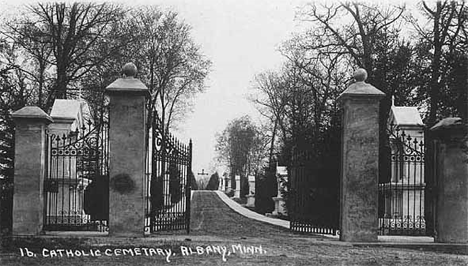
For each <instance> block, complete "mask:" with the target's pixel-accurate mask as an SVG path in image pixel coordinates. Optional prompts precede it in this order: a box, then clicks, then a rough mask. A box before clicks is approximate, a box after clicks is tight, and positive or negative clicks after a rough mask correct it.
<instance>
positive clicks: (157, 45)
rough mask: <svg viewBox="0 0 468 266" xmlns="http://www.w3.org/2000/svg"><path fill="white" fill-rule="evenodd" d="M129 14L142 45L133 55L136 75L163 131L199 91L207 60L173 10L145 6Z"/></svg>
mask: <svg viewBox="0 0 468 266" xmlns="http://www.w3.org/2000/svg"><path fill="white" fill-rule="evenodd" d="M133 17H134V19H135V20H134V27H135V30H136V31H137V34H138V37H137V42H138V45H139V47H143V49H141V48H140V49H138V51H140V52H139V53H138V54H137V56H138V61H137V63H138V67H139V69H141V75H140V77H142V78H143V79H144V80H145V81H146V83H147V84H148V87H149V90H150V93H151V99H150V101H149V107H150V108H152V109H154V110H157V114H158V119H159V120H160V122H161V124H162V125H164V127H163V131H164V132H167V131H168V130H169V129H170V128H171V127H172V126H174V123H173V122H174V121H176V120H178V119H180V118H181V117H182V116H183V114H185V112H186V111H187V108H188V107H189V106H190V103H191V100H192V99H193V97H194V96H195V95H196V94H197V93H200V92H202V91H203V89H204V81H205V78H206V77H207V75H208V71H209V67H210V65H211V62H210V61H209V60H207V59H206V58H205V56H204V55H203V54H202V53H201V52H200V48H199V47H198V46H197V45H196V44H195V43H194V41H193V39H192V37H191V35H190V31H191V28H190V26H189V25H188V24H186V23H185V22H183V21H181V20H180V19H179V16H178V14H177V13H175V12H161V11H160V10H158V9H157V8H156V7H145V8H141V9H138V10H136V11H135V12H134V14H133Z"/></svg>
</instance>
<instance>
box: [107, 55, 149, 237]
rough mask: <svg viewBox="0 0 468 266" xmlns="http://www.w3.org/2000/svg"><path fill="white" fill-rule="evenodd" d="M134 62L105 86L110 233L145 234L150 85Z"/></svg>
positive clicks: (119, 234)
mask: <svg viewBox="0 0 468 266" xmlns="http://www.w3.org/2000/svg"><path fill="white" fill-rule="evenodd" d="M136 72H137V69H136V66H135V65H134V64H132V63H128V64H126V65H125V66H124V67H123V74H124V77H123V78H119V79H117V80H116V81H114V82H113V83H112V84H110V85H109V86H108V87H107V88H106V93H107V95H109V98H110V105H109V107H110V108H109V171H110V173H109V234H110V235H114V236H132V237H133V236H143V235H144V225H145V207H144V206H145V195H144V190H143V188H144V179H145V150H146V149H145V134H146V131H145V119H146V108H145V99H146V97H147V96H148V95H149V93H148V88H147V87H146V86H145V85H144V84H143V83H142V82H141V81H140V80H139V79H137V78H135V75H136Z"/></svg>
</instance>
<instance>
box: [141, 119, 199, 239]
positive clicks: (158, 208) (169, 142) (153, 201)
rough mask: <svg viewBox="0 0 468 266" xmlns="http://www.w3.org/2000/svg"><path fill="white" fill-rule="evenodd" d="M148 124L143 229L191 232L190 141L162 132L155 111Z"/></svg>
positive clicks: (153, 231)
mask: <svg viewBox="0 0 468 266" xmlns="http://www.w3.org/2000/svg"><path fill="white" fill-rule="evenodd" d="M151 117H152V118H151V121H150V124H149V125H148V129H149V134H148V140H147V153H146V154H147V160H146V180H145V195H146V207H145V215H146V216H145V217H146V219H145V232H147V233H155V232H161V231H178V230H185V231H186V232H187V233H189V231H190V198H191V185H190V178H189V173H190V172H191V171H192V143H191V141H190V143H189V144H188V145H186V144H184V143H182V142H180V141H179V140H178V139H176V138H175V137H174V136H172V135H171V134H169V133H167V132H163V130H162V125H160V123H159V120H158V116H157V113H156V112H154V113H153V115H152V116H151Z"/></svg>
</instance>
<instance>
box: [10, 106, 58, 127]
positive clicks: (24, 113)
mask: <svg viewBox="0 0 468 266" xmlns="http://www.w3.org/2000/svg"><path fill="white" fill-rule="evenodd" d="M11 116H12V117H13V118H14V119H17V118H26V119H43V120H46V121H47V122H48V123H52V122H54V120H53V119H52V118H51V117H50V116H49V115H48V114H46V112H44V111H43V110H42V109H41V108H39V107H37V106H25V107H23V108H21V109H19V110H18V111H16V112H14V113H12V114H11Z"/></svg>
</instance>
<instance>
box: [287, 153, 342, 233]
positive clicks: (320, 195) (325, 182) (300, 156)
mask: <svg viewBox="0 0 468 266" xmlns="http://www.w3.org/2000/svg"><path fill="white" fill-rule="evenodd" d="M317 161H318V160H317V158H316V156H315V154H314V153H313V152H312V151H294V153H293V156H292V160H291V165H290V167H289V173H290V179H291V180H290V192H289V198H290V203H289V204H288V205H287V206H288V207H289V208H288V209H289V218H290V228H291V230H292V231H295V232H303V233H320V234H332V235H336V234H337V233H338V231H339V211H340V205H339V195H340V190H339V189H340V187H339V179H338V176H334V177H330V176H327V174H326V173H325V172H326V171H324V169H321V168H319V167H317Z"/></svg>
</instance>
